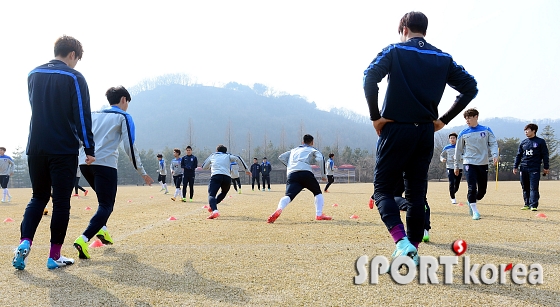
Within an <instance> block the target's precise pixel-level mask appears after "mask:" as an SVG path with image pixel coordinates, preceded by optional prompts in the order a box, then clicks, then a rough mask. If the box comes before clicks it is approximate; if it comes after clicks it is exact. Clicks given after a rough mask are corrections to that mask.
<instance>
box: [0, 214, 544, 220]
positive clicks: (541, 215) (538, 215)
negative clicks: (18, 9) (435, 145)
mask: <svg viewBox="0 0 560 307" xmlns="http://www.w3.org/2000/svg"><path fill="white" fill-rule="evenodd" d="M535 216H536V217H542V218H546V214H544V213H537V215H535ZM4 222H5V221H4Z"/></svg>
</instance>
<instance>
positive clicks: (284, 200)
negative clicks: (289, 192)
mask: <svg viewBox="0 0 560 307" xmlns="http://www.w3.org/2000/svg"><path fill="white" fill-rule="evenodd" d="M291 201H292V200H291V199H290V197H288V196H284V197H282V198H280V201H279V202H278V209H282V210H284V209H285V208H286V207H287V206H288V204H289V203H290V202H291Z"/></svg>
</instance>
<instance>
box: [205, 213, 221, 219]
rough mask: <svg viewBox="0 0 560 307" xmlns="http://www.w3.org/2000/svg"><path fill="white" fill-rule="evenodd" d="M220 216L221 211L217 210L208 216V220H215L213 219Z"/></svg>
mask: <svg viewBox="0 0 560 307" xmlns="http://www.w3.org/2000/svg"><path fill="white" fill-rule="evenodd" d="M218 216H220V212H218V211H216V212H214V213H212V214H210V216H209V217H207V218H206V219H207V220H213V219H215V218H217V217H218Z"/></svg>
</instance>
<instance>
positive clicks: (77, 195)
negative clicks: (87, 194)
mask: <svg viewBox="0 0 560 307" xmlns="http://www.w3.org/2000/svg"><path fill="white" fill-rule="evenodd" d="M72 196H74V197H80V194H73V195H72Z"/></svg>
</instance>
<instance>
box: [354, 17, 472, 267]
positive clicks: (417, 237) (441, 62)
mask: <svg viewBox="0 0 560 307" xmlns="http://www.w3.org/2000/svg"><path fill="white" fill-rule="evenodd" d="M427 28H428V18H427V17H426V15H424V14H423V13H421V12H409V13H406V14H405V15H404V16H403V17H402V18H401V20H400V23H399V26H398V33H399V35H400V40H401V43H397V44H391V45H389V46H387V47H386V48H385V49H383V50H382V51H381V52H380V53H379V54H378V55H377V56H376V57H375V58H374V59H373V61H372V62H371V64H370V65H369V66H368V68H367V69H366V70H365V71H364V79H363V82H364V83H363V85H364V93H365V97H366V100H367V104H368V107H369V113H370V119H371V120H372V122H373V127H374V129H375V131H376V133H377V135H378V136H379V139H378V142H377V149H376V150H377V164H376V167H375V170H374V178H373V185H374V194H373V197H372V198H373V199H374V200H375V205H376V206H377V209H378V210H379V214H380V216H381V220H382V221H383V223H384V224H385V226H386V227H387V230H388V231H389V233H390V234H391V236H392V238H393V240H394V242H395V243H396V248H395V251H394V253H393V255H392V256H393V257H398V256H409V257H411V258H412V259H413V260H414V261H415V262H416V263H418V261H419V257H418V249H417V248H418V244H419V243H420V241H422V237H423V230H424V215H425V208H424V207H425V202H426V192H427V188H428V179H427V178H428V168H429V165H430V161H431V158H432V154H433V150H434V131H438V130H440V129H441V128H443V126H445V125H446V124H447V123H449V122H450V121H451V120H452V119H453V118H454V117H455V116H457V114H458V113H460V112H461V110H462V109H464V108H465V107H466V106H467V104H468V103H469V102H470V101H471V100H472V99H473V98H474V97H475V96H476V94H477V92H478V90H477V88H476V81H475V79H474V78H473V77H472V76H471V75H469V74H468V73H467V72H466V71H465V70H464V69H463V67H461V66H459V65H457V64H456V63H455V61H454V60H453V58H452V57H451V55H449V54H447V53H444V52H442V51H441V50H439V49H437V48H436V47H434V46H432V45H431V44H429V43H428V42H427V41H426V39H425V36H426V30H427ZM387 75H389V76H390V77H389V78H387V91H386V94H385V101H384V102H383V106H382V108H381V112H380V111H379V106H378V92H379V87H378V85H377V84H378V83H379V82H381V80H383V78H385V76H387ZM446 84H448V85H449V86H451V88H453V89H455V90H457V91H458V92H459V93H460V95H459V96H457V99H456V100H455V103H454V104H453V105H452V106H451V108H450V109H449V110H448V111H447V112H446V113H445V114H444V115H443V116H441V117H439V115H438V105H439V102H440V100H441V97H442V95H443V91H444V90H445V87H446ZM403 172H404V180H405V195H406V199H407V201H408V202H410V206H409V207H408V210H407V213H406V226H407V230H406V232H405V229H404V224H403V222H402V220H401V217H400V211H399V208H398V206H397V204H396V203H395V199H394V193H395V186H396V185H397V184H398V182H399V181H401V180H403Z"/></svg>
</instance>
